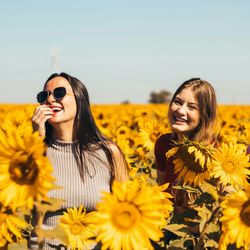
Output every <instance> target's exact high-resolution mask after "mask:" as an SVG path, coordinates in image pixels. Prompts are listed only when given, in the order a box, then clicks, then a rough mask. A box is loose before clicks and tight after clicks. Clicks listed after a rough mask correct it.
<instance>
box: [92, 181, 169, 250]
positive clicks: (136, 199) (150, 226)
mask: <svg viewBox="0 0 250 250" xmlns="http://www.w3.org/2000/svg"><path fill="white" fill-rule="evenodd" d="M161 199H162V197H161V196H160V195H159V193H158V194H157V191H156V190H154V189H153V188H152V187H149V186H147V185H145V184H143V183H140V182H139V181H138V180H134V181H129V182H126V183H119V182H116V181H115V182H114V183H113V186H112V193H104V197H103V199H102V201H101V202H100V203H98V204H97V211H96V212H95V223H96V227H97V228H98V234H97V235H98V236H97V239H96V240H97V241H98V242H102V249H117V250H118V249H138V250H140V249H153V247H152V245H151V243H150V240H149V239H152V240H153V241H159V239H160V238H161V237H162V236H163V234H162V232H161V228H162V227H163V226H164V225H165V224H166V221H165V220H164V219H163V218H164V214H163V204H162V200H161Z"/></svg>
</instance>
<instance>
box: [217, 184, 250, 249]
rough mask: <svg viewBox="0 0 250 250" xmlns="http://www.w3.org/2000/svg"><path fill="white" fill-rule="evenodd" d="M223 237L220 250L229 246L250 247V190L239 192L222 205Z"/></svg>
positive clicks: (226, 199)
mask: <svg viewBox="0 0 250 250" xmlns="http://www.w3.org/2000/svg"><path fill="white" fill-rule="evenodd" d="M221 207H222V217H221V218H220V221H221V222H222V235H221V238H220V242H219V249H221V250H226V249H227V248H226V246H227V245H229V244H234V243H235V244H236V247H237V248H240V247H243V248H244V249H249V247H250V190H249V189H248V190H238V191H237V192H235V193H232V194H230V195H229V196H227V197H226V198H225V200H224V201H223V202H222V203H221Z"/></svg>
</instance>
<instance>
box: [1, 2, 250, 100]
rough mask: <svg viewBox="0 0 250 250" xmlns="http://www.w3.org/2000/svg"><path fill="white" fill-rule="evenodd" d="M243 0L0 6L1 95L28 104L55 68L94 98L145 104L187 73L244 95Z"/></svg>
mask: <svg viewBox="0 0 250 250" xmlns="http://www.w3.org/2000/svg"><path fill="white" fill-rule="evenodd" d="M249 9H250V2H249V1H243V0H242V1H235V0H220V1H215V0H211V1H198V0H197V1H194V0H189V1H187V0H186V1H184V0H182V1H181V0H176V1H170V0H169V1H168V0H155V1H153V0H151V1H149V0H144V1H142V0H133V1H132V0H131V1H119V0H116V1H115V0H111V1H109V0H106V1H104V0H103V1H101V0H99V1H95V0H93V1H76V0H75V1H73V0H72V1H69V0H68V1H66V0H60V1H59V0H50V1H49V0H43V1H35V0H33V1H32V0H29V1H28V0H22V1H18V0H16V1H12V0H9V1H1V5H0V27H1V29H0V31H1V36H0V39H1V40H0V44H1V46H0V102H1V103H32V102H35V96H36V93H37V92H38V91H40V90H41V88H42V86H43V83H44V82H45V81H46V79H47V78H48V77H49V75H50V74H51V73H53V72H61V71H63V72H67V73H69V74H71V75H73V76H75V77H77V78H79V79H80V80H82V81H83V82H84V83H85V85H86V87H87V89H88V90H89V94H90V99H91V102H92V103H120V102H122V101H124V100H130V101H131V102H132V103H146V102H147V101H148V99H149V95H150V92H151V91H160V90H169V91H170V92H172V93H173V92H174V91H175V89H176V88H177V87H178V86H179V85H180V84H181V83H182V82H183V81H185V80H187V79H189V78H191V77H201V78H202V79H205V80H207V81H209V82H211V84H212V85H213V86H214V88H215V90H216V92H217V96H218V102H219V103H220V104H250V98H249V96H250V15H249Z"/></svg>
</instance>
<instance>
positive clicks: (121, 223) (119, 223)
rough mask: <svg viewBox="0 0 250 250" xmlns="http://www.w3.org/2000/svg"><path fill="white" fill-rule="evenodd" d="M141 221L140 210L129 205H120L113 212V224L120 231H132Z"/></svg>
mask: <svg viewBox="0 0 250 250" xmlns="http://www.w3.org/2000/svg"><path fill="white" fill-rule="evenodd" d="M140 219H141V214H140V212H139V210H138V208H137V207H136V206H134V205H132V204H129V203H126V202H124V203H119V204H118V205H117V206H116V207H115V208H114V210H113V214H112V222H113V224H114V225H115V226H116V227H117V228H118V229H120V230H130V229H131V228H132V227H134V225H136V224H137V222H138V221H139V220H140Z"/></svg>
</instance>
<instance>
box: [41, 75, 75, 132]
mask: <svg viewBox="0 0 250 250" xmlns="http://www.w3.org/2000/svg"><path fill="white" fill-rule="evenodd" d="M57 87H65V88H66V92H67V93H66V95H65V96H64V97H63V98H62V99H61V100H56V99H55V98H54V97H53V95H52V94H51V95H50V96H49V98H48V100H47V101H46V103H45V104H46V105H48V107H50V108H51V109H52V111H53V112H54V117H53V118H51V119H49V123H50V124H51V125H52V126H53V125H56V124H60V123H65V124H68V125H70V127H73V124H74V119H75V116H76V111H77V106H76V99H75V96H74V93H73V90H72V87H71V86H70V84H69V82H68V81H67V80H66V79H65V78H63V77H60V76H59V77H55V78H53V79H51V80H50V81H49V82H47V83H46V85H45V87H44V90H47V91H49V92H53V90H54V89H55V88H57Z"/></svg>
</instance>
